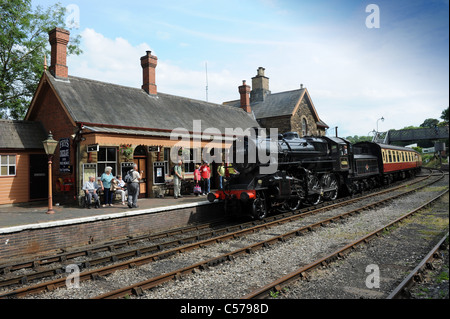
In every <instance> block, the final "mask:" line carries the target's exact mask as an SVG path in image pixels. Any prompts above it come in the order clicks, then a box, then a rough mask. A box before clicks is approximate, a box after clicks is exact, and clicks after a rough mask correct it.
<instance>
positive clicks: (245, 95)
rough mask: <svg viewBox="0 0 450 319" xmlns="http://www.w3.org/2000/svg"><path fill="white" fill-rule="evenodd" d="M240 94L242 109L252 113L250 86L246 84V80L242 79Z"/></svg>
mask: <svg viewBox="0 0 450 319" xmlns="http://www.w3.org/2000/svg"><path fill="white" fill-rule="evenodd" d="M239 94H241V109H243V110H244V111H245V112H247V113H251V112H252V108H251V107H250V86H249V85H246V84H245V80H243V81H242V85H241V86H240V87H239Z"/></svg>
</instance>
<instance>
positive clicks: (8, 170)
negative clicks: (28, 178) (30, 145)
mask: <svg viewBox="0 0 450 319" xmlns="http://www.w3.org/2000/svg"><path fill="white" fill-rule="evenodd" d="M15 175H16V155H0V176H15Z"/></svg>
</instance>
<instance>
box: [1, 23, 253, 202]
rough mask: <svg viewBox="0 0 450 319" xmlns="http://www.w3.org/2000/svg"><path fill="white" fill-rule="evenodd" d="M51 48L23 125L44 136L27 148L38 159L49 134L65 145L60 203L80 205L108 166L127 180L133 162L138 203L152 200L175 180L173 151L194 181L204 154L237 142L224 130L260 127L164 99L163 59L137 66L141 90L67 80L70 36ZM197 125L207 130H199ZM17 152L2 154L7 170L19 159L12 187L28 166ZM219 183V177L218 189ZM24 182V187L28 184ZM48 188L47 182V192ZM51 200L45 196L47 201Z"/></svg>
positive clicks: (229, 112)
mask: <svg viewBox="0 0 450 319" xmlns="http://www.w3.org/2000/svg"><path fill="white" fill-rule="evenodd" d="M49 42H50V44H51V64H50V66H49V67H48V70H47V67H46V66H45V67H44V69H45V70H44V72H43V75H42V77H41V79H40V82H39V85H38V88H37V90H36V92H35V95H34V97H33V99H32V101H31V104H30V107H29V109H28V112H27V114H26V116H25V121H23V123H27V124H23V125H25V126H27V125H28V126H32V127H33V128H34V129H35V130H38V131H39V134H37V133H36V134H35V135H34V137H36V141H34V142H33V144H32V145H31V144H30V145H29V146H26V145H25V146H24V148H26V149H27V150H28V151H30V152H32V153H34V152H37V153H39V154H41V156H42V155H43V154H45V153H44V152H43V148H42V140H44V139H45V138H46V136H47V133H48V132H49V131H51V132H52V134H53V138H54V139H55V140H56V141H58V142H59V145H58V147H57V149H56V151H55V155H54V158H53V167H52V168H53V171H52V177H53V181H52V183H53V186H54V188H53V189H54V190H55V191H56V193H54V198H55V199H56V198H57V197H58V195H61V196H64V198H65V199H66V200H77V199H78V197H79V196H80V194H81V187H82V185H83V182H84V181H86V180H87V179H88V176H90V175H93V176H96V177H99V176H101V175H102V173H103V172H104V169H105V167H106V166H111V167H112V168H113V171H112V173H113V175H114V176H116V175H118V174H120V175H124V174H125V173H126V172H127V171H128V170H129V169H130V167H131V166H132V165H133V164H134V163H136V164H137V165H138V169H139V170H140V171H143V174H142V175H143V179H142V180H141V184H140V197H154V196H156V195H157V194H158V193H159V192H160V191H161V187H162V186H163V185H164V183H165V182H167V180H170V179H171V176H170V170H171V167H172V165H174V163H173V162H172V161H171V156H170V155H171V152H175V154H178V156H180V157H183V158H184V159H185V163H184V174H185V177H186V178H189V177H192V174H193V171H194V165H195V163H194V159H195V158H196V159H198V160H197V162H200V160H199V159H201V158H202V157H201V153H202V152H204V151H205V149H206V151H207V152H210V150H211V149H213V147H225V141H226V140H227V139H229V138H232V137H230V136H226V134H225V132H226V129H228V128H229V129H235V128H241V129H243V130H245V129H247V128H254V127H258V123H257V121H256V120H255V119H254V117H253V116H252V115H251V114H248V113H247V112H245V111H244V110H242V109H240V108H235V107H232V106H225V105H221V104H214V103H208V102H205V101H199V100H194V99H190V98H185V97H180V96H175V95H170V94H164V93H161V92H158V91H157V85H156V66H157V60H158V59H157V57H156V56H154V55H152V54H151V51H147V52H146V54H145V55H144V56H142V57H141V59H140V61H136V62H137V63H139V62H140V64H141V66H142V70H143V71H142V72H143V73H142V83H143V84H142V87H141V88H132V87H126V86H121V85H116V84H112V83H106V82H100V81H96V80H91V79H85V78H80V77H75V76H71V75H69V72H68V66H67V64H66V55H67V44H68V42H69V32H68V31H67V30H64V29H61V28H55V29H53V30H52V31H50V32H49ZM196 124H199V126H200V127H201V129H200V130H199V131H197V127H196ZM2 127H3V123H2ZM207 128H214V130H213V131H212V132H211V131H208V130H206V129H207ZM43 132H44V134H43ZM206 133H208V134H206ZM174 134H175V137H174ZM217 135H218V136H217ZM38 140H39V141H38ZM186 141H187V142H186ZM217 141H219V142H217ZM183 143H184V144H183ZM39 144H40V145H39ZM0 147H1V146H0ZM11 151H12V152H10V151H8V153H5V152H4V149H2V150H0V153H1V156H2V158H1V159H2V163H3V161H4V160H5V161H8V163H9V160H11V161H13V160H16V163H17V164H16V166H15V173H16V175H10V176H9V177H8V178H10V179H11V178H12V181H9V180H8V183H10V184H11V183H12V184H14V183H16V180H17V181H18V180H19V177H21V176H22V173H21V170H22V167H23V169H24V170H25V169H26V168H25V166H26V163H25V162H23V164H22V159H21V158H22V156H21V152H23V151H22V149H21V148H16V149H14V150H12V149H11ZM4 154H6V155H4ZM186 154H187V156H186ZM194 154H195V155H197V156H196V157H194ZM29 158H30V157H29ZM172 158H173V157H172ZM8 165H9V164H8ZM22 165H23V166H22ZM215 165H216V164H215V163H212V169H211V170H212V172H215V171H216V170H215ZM2 169H3V167H2ZM5 169H6V170H8V169H12V168H5ZM0 178H3V177H0ZM26 179H27V178H26V177H25V180H26ZM28 179H29V177H28ZM3 181H6V180H4V179H3ZM214 181H215V179H214V176H213V178H212V183H213V185H214ZM21 183H22V184H23V185H22V186H24V185H25V184H24V183H25V182H24V181H22V182H21ZM47 185H48V184H45V182H44V181H43V182H42V188H43V189H46V187H48V186H47ZM5 187H6V186H5V185H2V192H0V194H3V193H5V191H3V189H4V188H5ZM0 196H5V198H3V199H0V203H15V202H19V201H29V200H32V199H34V198H33V197H32V196H30V195H29V194H28V195H25V194H24V195H23V196H22V197H20V198H19V197H15V196H9V197H8V195H5V194H3V195H0ZM27 196H28V198H27ZM46 197H47V195H46V194H45V196H43V198H42V199H45V198H46Z"/></svg>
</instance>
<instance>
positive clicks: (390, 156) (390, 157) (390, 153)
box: [388, 150, 392, 163]
mask: <svg viewBox="0 0 450 319" xmlns="http://www.w3.org/2000/svg"><path fill="white" fill-rule="evenodd" d="M388 153H389V163H392V151H391V150H389V151H388Z"/></svg>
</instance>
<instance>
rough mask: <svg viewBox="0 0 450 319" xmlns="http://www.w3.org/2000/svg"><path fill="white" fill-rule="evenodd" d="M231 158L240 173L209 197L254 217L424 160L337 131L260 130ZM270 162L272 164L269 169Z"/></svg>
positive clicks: (348, 189) (368, 185)
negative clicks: (272, 133) (266, 134)
mask: <svg viewBox="0 0 450 319" xmlns="http://www.w3.org/2000/svg"><path fill="white" fill-rule="evenodd" d="M270 143H272V145H271V144H270ZM273 143H275V146H274V145H273ZM269 146H271V147H272V149H271V148H270V147H269ZM229 158H230V162H232V165H233V168H234V169H236V170H237V172H238V173H237V174H235V175H231V176H229V178H228V181H227V182H226V183H225V184H224V187H223V189H221V190H218V191H216V192H211V193H209V194H208V200H209V201H210V202H214V201H215V200H219V201H224V203H225V210H226V211H227V212H228V213H230V214H232V215H244V214H245V215H250V216H251V217H252V218H255V219H263V218H265V217H266V216H267V215H268V214H269V213H270V212H273V211H278V212H287V211H293V210H297V209H298V208H300V207H301V206H304V205H316V204H318V203H320V202H321V201H324V200H335V199H336V198H338V196H340V195H344V194H355V193H358V192H361V191H364V190H369V189H372V188H375V187H378V186H381V185H386V184H390V183H392V182H393V181H396V180H400V179H404V178H407V177H410V176H413V175H415V174H416V173H417V172H418V171H420V168H421V166H422V159H421V157H420V154H419V153H418V152H416V151H414V150H413V149H410V148H405V147H398V146H392V145H385V144H379V143H373V142H359V143H355V144H352V143H350V142H349V141H348V140H346V139H344V138H339V137H326V136H322V137H313V136H309V137H302V138H300V137H299V136H298V134H297V133H296V132H288V133H284V134H280V135H279V136H278V140H276V141H275V142H274V141H273V140H270V139H269V138H262V137H258V136H256V137H247V136H245V137H243V138H241V139H237V140H236V141H234V142H233V145H232V146H231V147H230V149H229ZM270 166H272V169H273V167H276V169H275V170H274V171H272V172H270Z"/></svg>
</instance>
